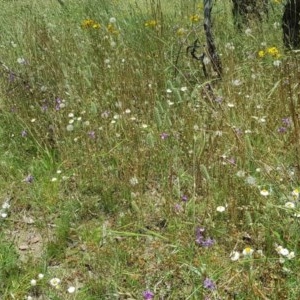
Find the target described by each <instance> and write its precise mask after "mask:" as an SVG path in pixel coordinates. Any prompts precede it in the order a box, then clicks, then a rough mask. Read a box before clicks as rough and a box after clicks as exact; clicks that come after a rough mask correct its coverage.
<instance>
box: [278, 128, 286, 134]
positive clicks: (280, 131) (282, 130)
mask: <svg viewBox="0 0 300 300" xmlns="http://www.w3.org/2000/svg"><path fill="white" fill-rule="evenodd" d="M277 131H278V132H279V133H286V131H287V129H286V127H279V128H278V129H277Z"/></svg>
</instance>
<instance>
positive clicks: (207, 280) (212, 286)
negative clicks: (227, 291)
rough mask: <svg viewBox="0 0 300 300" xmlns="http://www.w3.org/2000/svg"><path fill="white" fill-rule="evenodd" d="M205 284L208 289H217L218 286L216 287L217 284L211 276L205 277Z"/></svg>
mask: <svg viewBox="0 0 300 300" xmlns="http://www.w3.org/2000/svg"><path fill="white" fill-rule="evenodd" d="M203 286H204V288H205V289H208V290H211V291H213V290H215V289H216V288H217V287H216V284H215V283H214V282H213V281H212V280H211V279H210V278H207V277H206V278H205V280H204V281H203Z"/></svg>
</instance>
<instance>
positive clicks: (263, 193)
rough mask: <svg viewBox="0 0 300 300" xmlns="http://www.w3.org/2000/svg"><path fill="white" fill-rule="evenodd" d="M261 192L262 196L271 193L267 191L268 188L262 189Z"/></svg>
mask: <svg viewBox="0 0 300 300" xmlns="http://www.w3.org/2000/svg"><path fill="white" fill-rule="evenodd" d="M260 194H261V195H262V196H264V197H267V196H269V195H270V193H269V191H267V190H265V189H263V190H261V191H260Z"/></svg>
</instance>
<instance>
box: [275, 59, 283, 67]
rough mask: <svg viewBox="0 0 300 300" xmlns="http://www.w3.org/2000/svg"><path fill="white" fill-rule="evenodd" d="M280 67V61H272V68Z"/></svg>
mask: <svg viewBox="0 0 300 300" xmlns="http://www.w3.org/2000/svg"><path fill="white" fill-rule="evenodd" d="M280 65H281V60H274V61H273V66H274V67H280Z"/></svg>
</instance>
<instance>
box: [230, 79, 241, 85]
mask: <svg viewBox="0 0 300 300" xmlns="http://www.w3.org/2000/svg"><path fill="white" fill-rule="evenodd" d="M241 84H242V81H241V80H240V79H235V80H232V85H234V86H239V85H241Z"/></svg>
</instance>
